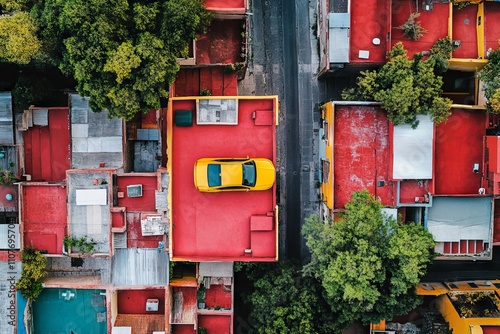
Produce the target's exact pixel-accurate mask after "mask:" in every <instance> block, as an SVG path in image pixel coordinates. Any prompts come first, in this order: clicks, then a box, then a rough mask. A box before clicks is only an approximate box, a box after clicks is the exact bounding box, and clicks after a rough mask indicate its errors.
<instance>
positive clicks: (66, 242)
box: [63, 235, 95, 255]
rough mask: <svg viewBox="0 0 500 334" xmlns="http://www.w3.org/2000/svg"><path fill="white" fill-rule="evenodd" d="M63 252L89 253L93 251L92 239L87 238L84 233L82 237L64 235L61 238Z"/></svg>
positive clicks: (93, 243)
mask: <svg viewBox="0 0 500 334" xmlns="http://www.w3.org/2000/svg"><path fill="white" fill-rule="evenodd" d="M63 246H64V249H63V253H64V254H67V253H70V252H71V253H79V254H80V255H81V254H91V253H93V252H94V251H95V242H94V240H92V239H90V240H88V237H87V236H86V235H85V236H83V237H80V238H77V237H75V236H73V235H70V236H65V237H64V239H63Z"/></svg>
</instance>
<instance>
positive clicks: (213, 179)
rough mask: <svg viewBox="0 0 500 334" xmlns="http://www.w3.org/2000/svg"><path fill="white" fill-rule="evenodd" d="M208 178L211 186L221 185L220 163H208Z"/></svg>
mask: <svg viewBox="0 0 500 334" xmlns="http://www.w3.org/2000/svg"><path fill="white" fill-rule="evenodd" d="M207 178H208V186H209V187H219V186H220V185H221V177H220V165H219V164H208V168H207Z"/></svg>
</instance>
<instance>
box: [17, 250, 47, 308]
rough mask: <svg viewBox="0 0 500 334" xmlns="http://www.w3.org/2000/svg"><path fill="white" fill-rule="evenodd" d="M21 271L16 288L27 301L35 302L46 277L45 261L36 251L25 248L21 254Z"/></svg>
mask: <svg viewBox="0 0 500 334" xmlns="http://www.w3.org/2000/svg"><path fill="white" fill-rule="evenodd" d="M21 261H22V263H23V269H22V272H21V278H20V279H19V280H18V281H17V284H16V288H17V290H19V291H20V292H21V294H22V295H23V296H24V297H25V298H26V299H28V300H35V299H36V298H37V297H38V296H39V295H40V293H41V292H42V289H43V285H42V281H43V279H44V278H45V276H47V270H46V268H45V267H46V265H47V259H46V258H45V256H43V255H42V253H40V251H38V250H37V249H35V248H33V247H27V248H25V249H24V250H23V252H22V253H21Z"/></svg>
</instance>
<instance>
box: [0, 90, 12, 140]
mask: <svg viewBox="0 0 500 334" xmlns="http://www.w3.org/2000/svg"><path fill="white" fill-rule="evenodd" d="M2 145H6V146H7V145H14V123H13V118H12V95H11V94H10V92H0V146H2Z"/></svg>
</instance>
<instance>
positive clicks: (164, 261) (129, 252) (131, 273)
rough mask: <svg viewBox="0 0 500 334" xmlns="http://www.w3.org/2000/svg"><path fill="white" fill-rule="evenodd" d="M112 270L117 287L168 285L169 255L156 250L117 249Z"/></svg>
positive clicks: (113, 280)
mask: <svg viewBox="0 0 500 334" xmlns="http://www.w3.org/2000/svg"><path fill="white" fill-rule="evenodd" d="M112 268H113V269H112V282H113V284H114V285H117V286H137V285H166V284H168V279H169V274H168V270H169V259H168V253H166V252H164V251H162V250H159V249H156V248H127V249H115V255H114V256H113V266H112Z"/></svg>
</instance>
